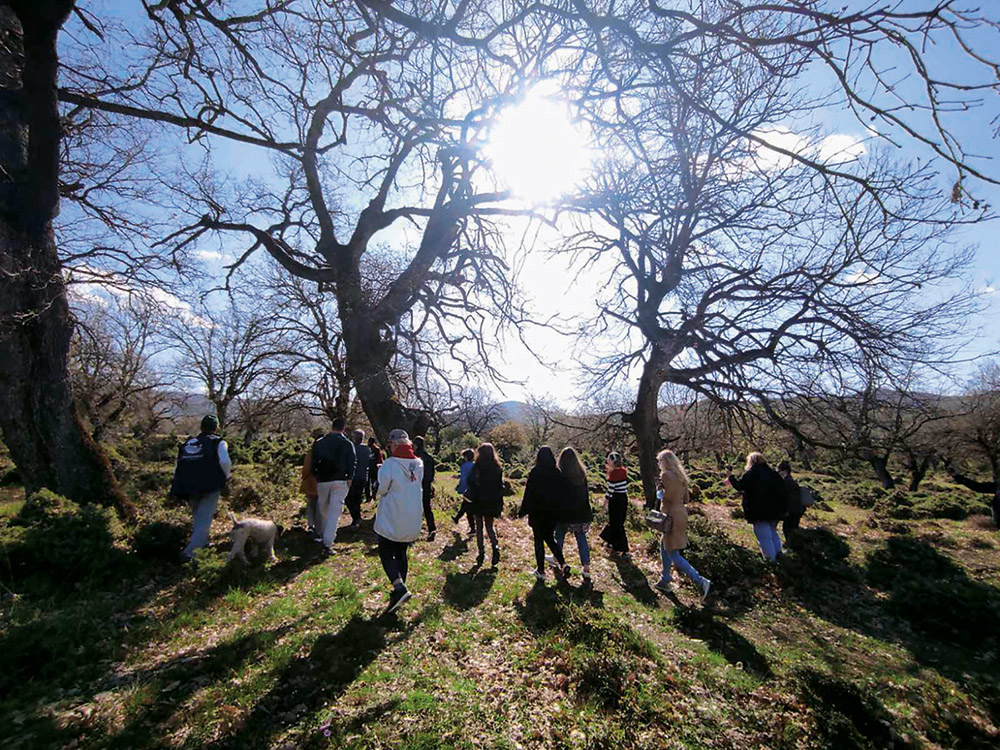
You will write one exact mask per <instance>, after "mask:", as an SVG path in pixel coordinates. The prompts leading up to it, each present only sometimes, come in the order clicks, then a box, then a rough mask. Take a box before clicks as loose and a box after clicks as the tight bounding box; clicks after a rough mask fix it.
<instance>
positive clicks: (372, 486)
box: [365, 437, 382, 503]
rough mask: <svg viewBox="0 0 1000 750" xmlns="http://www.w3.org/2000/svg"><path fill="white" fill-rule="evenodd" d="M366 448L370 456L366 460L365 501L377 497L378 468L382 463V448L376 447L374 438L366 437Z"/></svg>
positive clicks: (376, 443)
mask: <svg viewBox="0 0 1000 750" xmlns="http://www.w3.org/2000/svg"><path fill="white" fill-rule="evenodd" d="M368 449H369V450H370V451H371V458H370V459H369V460H368V481H367V482H365V501H366V502H369V503H370V502H371V501H372V500H376V499H378V469H379V467H380V466H381V465H382V449H381V448H379V447H378V442H377V441H376V440H375V438H373V437H370V438H368Z"/></svg>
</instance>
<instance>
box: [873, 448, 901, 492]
mask: <svg viewBox="0 0 1000 750" xmlns="http://www.w3.org/2000/svg"><path fill="white" fill-rule="evenodd" d="M868 463H869V464H871V467H872V469H874V470H875V476H876V477H878V480H879V482H881V483H882V489H884V490H891V489H893V488H894V487H895V486H896V480H895V479H893V478H892V474H890V473H889V469H888V467H887V464H888V463H889V461H888V459H885V458H882V457H881V456H873V455H869V456H868Z"/></svg>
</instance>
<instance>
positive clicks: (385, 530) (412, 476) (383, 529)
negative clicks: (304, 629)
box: [374, 430, 424, 614]
mask: <svg viewBox="0 0 1000 750" xmlns="http://www.w3.org/2000/svg"><path fill="white" fill-rule="evenodd" d="M388 447H389V456H388V457H387V458H386V459H385V461H383V462H382V467H381V468H380V469H379V470H378V485H379V487H378V491H379V502H378V510H377V511H376V513H375V525H374V529H375V535H376V537H377V539H378V555H379V559H380V560H381V561H382V568H383V569H384V570H385V574H386V575H387V576H388V577H389V581H390V582H391V583H392V592H391V593H390V594H389V606H388V608H387V609H386V614H389V613H391V612H395V611H396V610H397V609H398V608H399V606H400V605H401V604H402V603H403V602H405V601H406V600H407V599H409V598H410V592H409V590H408V589H407V588H406V572H407V568H408V567H409V566H408V565H407V561H406V550H407V548H408V547H409V546H410V543H411V542H413V541H415V540H416V539H417V538H418V537H419V536H420V527H421V522H422V518H421V516H422V511H423V508H422V507H421V502H420V485H421V480H422V479H423V476H424V463H423V461H421V460H420V459H419V458H417V456H416V454H415V453H414V452H413V445H412V444H411V443H410V439H409V436H408V435H407V434H406V432H405V430H393V431H392V432H390V433H389V446H388Z"/></svg>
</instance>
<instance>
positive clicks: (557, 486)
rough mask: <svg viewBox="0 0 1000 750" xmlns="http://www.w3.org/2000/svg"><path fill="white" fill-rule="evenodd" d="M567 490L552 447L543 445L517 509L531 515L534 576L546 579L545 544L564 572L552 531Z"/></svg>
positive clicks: (558, 548) (529, 518)
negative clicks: (533, 543)
mask: <svg viewBox="0 0 1000 750" xmlns="http://www.w3.org/2000/svg"><path fill="white" fill-rule="evenodd" d="M567 492H568V488H567V487H566V480H565V479H563V475H562V473H561V472H560V471H559V469H558V468H557V467H556V457H555V454H554V453H553V452H552V449H551V448H550V447H549V446H547V445H543V446H541V447H540V448H539V449H538V453H537V454H536V455H535V465H534V466H533V467H532V469H531V471H530V472H528V481H527V484H525V486H524V499H523V500H522V501H521V508H520V510H518V512H517V515H518V518H521V517H523V516H527V517H528V525H529V526H531V531H532V534H533V535H534V538H535V539H534V541H535V578H537V579H538V580H539V581H544V580H545V547H546V546H548V548H549V549H550V550H551V551H552V556H553V557H554V558H555V560H556V562H557V563H558V564H559V568H558V570H559V573H560V574H561V573H562V571H563V569H564V568H565V567H566V560H565V559H563V553H562V549H561V548H560V547H559V545H558V544H556V540H555V537H554V536H553V532H555V528H556V518H557V516H558V511H559V504H560V502H561V501H562V499H563V497H565V495H566V493H567Z"/></svg>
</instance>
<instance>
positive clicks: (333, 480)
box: [310, 417, 357, 553]
mask: <svg viewBox="0 0 1000 750" xmlns="http://www.w3.org/2000/svg"><path fill="white" fill-rule="evenodd" d="M346 424H347V423H346V421H345V420H344V418H343V417H337V418H336V419H334V420H333V424H332V425H331V431H330V434H329V435H326V436H324V437H321V438H320V439H319V440H317V441H316V442H315V443H313V447H312V455H311V457H310V470H311V471H312V473H313V476H314V477H316V492H317V495H318V497H317V500H316V512H317V515H318V516H319V519H320V520H321V523H320V528H322V529H323V537H322V542H323V549H324V550H325V551H326V552H328V553H329V552H332V551H333V543H334V541H336V539H337V524H338V523H339V522H340V513H341V511H343V509H344V499H345V498H346V497H347V493H348V491H349V490H350V489H351V482H352V481H353V480H354V468H355V465H356V463H357V456H356V455H355V453H354V443H352V442H351V441H350V440H348V439H347V436H346V435H344V426H345V425H346Z"/></svg>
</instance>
